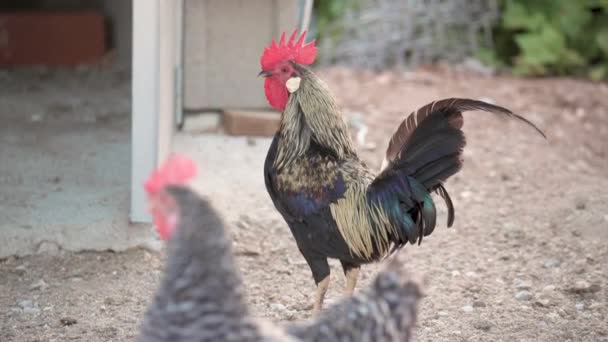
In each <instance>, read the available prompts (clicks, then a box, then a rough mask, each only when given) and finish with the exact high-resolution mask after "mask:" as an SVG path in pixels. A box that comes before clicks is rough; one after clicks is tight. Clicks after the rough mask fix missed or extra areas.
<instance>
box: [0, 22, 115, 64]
mask: <svg viewBox="0 0 608 342" xmlns="http://www.w3.org/2000/svg"><path fill="white" fill-rule="evenodd" d="M105 41H106V37H105V27H104V19H103V15H102V14H101V13H98V12H95V11H78V12H19V13H0V65H36V64H42V65H75V64H82V63H93V62H96V61H98V60H99V59H100V58H101V57H102V56H103V55H104V53H105V51H106V45H105Z"/></svg>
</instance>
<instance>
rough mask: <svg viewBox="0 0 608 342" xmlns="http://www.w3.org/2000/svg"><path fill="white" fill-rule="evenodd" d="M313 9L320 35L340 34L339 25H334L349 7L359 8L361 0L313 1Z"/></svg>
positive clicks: (334, 35)
mask: <svg viewBox="0 0 608 342" xmlns="http://www.w3.org/2000/svg"><path fill="white" fill-rule="evenodd" d="M313 4H314V5H313V10H314V14H315V18H316V24H317V29H318V30H319V36H320V37H323V36H332V37H334V38H335V37H336V36H339V35H340V33H341V32H340V31H339V29H340V28H339V27H336V26H335V25H332V24H333V23H334V22H336V21H338V20H339V19H340V18H342V16H343V15H344V13H346V11H347V10H349V9H357V8H358V6H359V5H360V1H359V0H322V1H321V0H318V1H315V2H314V3H313Z"/></svg>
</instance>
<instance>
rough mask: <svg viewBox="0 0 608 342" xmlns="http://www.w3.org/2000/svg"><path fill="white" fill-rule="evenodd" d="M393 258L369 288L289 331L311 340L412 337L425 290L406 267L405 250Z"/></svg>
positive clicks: (349, 341) (402, 339)
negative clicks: (419, 303) (418, 304)
mask: <svg viewBox="0 0 608 342" xmlns="http://www.w3.org/2000/svg"><path fill="white" fill-rule="evenodd" d="M391 259H392V260H391V261H390V262H389V263H388V265H387V266H386V268H385V269H384V270H383V271H381V272H380V273H379V274H378V276H377V277H376V279H375V280H374V282H373V284H372V285H371V286H370V287H369V288H367V289H365V290H363V291H360V292H359V293H357V294H356V295H354V296H353V297H351V298H349V299H347V300H344V301H342V302H340V303H338V304H337V305H335V306H333V307H331V308H328V309H327V310H326V311H324V312H323V313H322V314H321V315H320V316H319V317H318V318H317V319H316V320H314V321H311V322H307V323H300V324H296V325H293V326H291V327H289V329H288V331H289V333H290V334H292V335H294V336H296V337H297V338H298V339H300V340H301V341H311V342H312V341H315V342H316V341H329V342H333V341H336V342H337V341H341V342H354V341H389V342H391V341H395V342H396V341H400V342H408V341H411V340H412V338H413V334H414V333H413V331H414V327H415V324H416V307H417V303H418V301H419V300H420V298H421V295H422V294H421V291H420V287H419V285H418V283H417V282H416V281H414V280H412V279H411V277H410V276H408V274H407V272H406V271H405V269H404V266H403V265H405V264H406V262H405V260H403V259H404V251H401V252H399V253H396V254H395V255H394V256H393V257H392V258H391Z"/></svg>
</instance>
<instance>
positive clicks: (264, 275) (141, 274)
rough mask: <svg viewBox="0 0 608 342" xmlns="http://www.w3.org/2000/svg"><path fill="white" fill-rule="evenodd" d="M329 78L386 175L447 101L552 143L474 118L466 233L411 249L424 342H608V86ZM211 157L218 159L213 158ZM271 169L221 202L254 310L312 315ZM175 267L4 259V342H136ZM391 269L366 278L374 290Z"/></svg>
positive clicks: (117, 260)
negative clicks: (406, 122)
mask: <svg viewBox="0 0 608 342" xmlns="http://www.w3.org/2000/svg"><path fill="white" fill-rule="evenodd" d="M320 73H321V76H322V78H324V79H326V80H327V81H328V83H329V85H330V87H331V88H332V89H333V90H334V92H335V93H336V95H337V96H338V98H339V100H340V102H341V103H342V105H343V107H344V108H345V112H346V113H347V114H348V115H349V116H351V117H355V116H358V114H356V113H360V115H361V118H362V119H363V121H364V122H365V124H366V125H367V126H368V128H369V135H368V141H367V142H366V145H365V146H363V147H362V155H363V157H364V159H365V160H366V161H367V162H368V163H369V164H370V165H371V166H372V167H379V165H380V162H381V159H382V153H383V150H384V146H386V142H387V140H388V139H389V137H390V135H391V134H392V132H393V130H394V129H395V128H396V127H397V124H398V123H399V122H400V120H402V119H403V117H404V116H405V114H406V113H408V112H410V111H411V110H413V109H415V108H416V107H418V106H420V105H423V104H425V103H427V102H429V101H431V100H434V99H439V98H444V97H452V96H467V97H474V98H481V99H485V100H488V101H493V102H495V103H497V104H500V105H504V106H507V107H509V108H511V109H513V110H514V111H517V112H518V113H520V114H522V115H524V116H526V117H527V118H529V119H530V120H531V121H533V122H535V123H536V124H537V125H538V126H539V127H541V129H543V130H544V131H545V132H546V133H547V136H548V140H547V141H544V140H543V139H542V138H539V137H538V136H537V135H536V134H535V133H534V131H533V130H531V129H529V128H527V127H525V126H524V125H521V124H519V123H515V122H506V121H502V120H497V119H495V118H492V117H491V115H487V114H482V113H477V112H475V113H469V114H468V115H467V114H465V131H466V133H467V137H468V142H469V146H468V147H467V149H466V152H465V167H464V169H463V170H462V172H461V173H459V174H458V175H457V176H455V177H453V178H452V179H450V180H449V181H448V182H447V186H446V187H447V189H448V190H449V192H450V194H452V197H453V199H454V202H455V203H454V204H455V206H456V222H455V226H454V227H453V228H451V229H445V228H443V227H441V226H440V227H438V228H437V229H436V230H435V232H434V234H433V235H432V236H430V237H428V238H426V239H425V241H424V243H423V244H422V245H421V246H408V247H406V249H405V253H408V254H409V256H410V265H409V267H410V269H411V270H412V271H413V272H416V273H418V274H420V275H423V276H424V277H425V278H426V279H427V283H428V284H427V287H426V289H425V294H426V297H425V298H424V299H423V301H422V303H421V306H420V318H419V323H418V331H417V336H418V340H420V341H429V340H433V341H443V340H449V341H513V340H516V341H608V324H607V323H606V322H608V317H607V316H608V292H607V291H608V290H607V288H608V284H607V279H608V276H607V271H608V245H607V244H606V241H608V191H606V190H604V189H606V188H608V143H606V138H605V137H606V136H607V135H608V86H607V85H606V84H594V83H589V82H584V81H577V80H571V79H543V80H521V79H513V78H508V77H482V76H476V75H472V74H469V73H464V72H457V71H454V70H453V69H452V70H448V69H445V68H435V69H425V70H419V71H417V72H411V73H397V72H393V73H382V74H372V73H367V72H358V71H354V70H349V69H341V68H333V69H328V70H322V71H321V72H320ZM91 96H103V94H99V93H95V94H91ZM183 139H189V137H187V136H184V135H183V134H182V135H181V136H180V137H178V142H179V140H183ZM252 144H254V145H255V144H258V145H257V147H254V148H253V149H252V151H254V152H255V154H250V155H248V158H250V159H251V160H253V161H252V162H251V165H253V167H256V168H257V167H261V162H262V159H263V158H264V154H263V150H264V149H265V145H264V144H267V140H253V142H252ZM374 145H375V146H374ZM262 147H263V148H262ZM199 153H200V154H201V156H197V158H198V159H199V161H200V162H201V163H205V160H204V146H202V147H200V149H199ZM245 163H246V164H247V163H249V162H245ZM251 165H249V164H247V165H245V166H251ZM258 171H261V170H258ZM258 171H256V172H254V173H255V175H253V176H251V177H252V179H254V178H255V179H256V181H255V182H256V183H255V185H252V187H251V188H252V189H255V190H256V191H255V192H252V193H247V198H246V200H243V201H238V202H236V201H235V199H239V196H241V195H240V193H239V192H238V191H237V190H238V187H239V186H242V184H238V183H235V184H238V185H234V186H233V187H232V188H227V189H225V190H224V191H222V192H218V191H217V188H216V189H215V192H214V193H213V197H212V198H213V199H214V201H216V202H217V203H218V208H219V209H220V211H222V213H223V214H224V216H225V217H226V220H227V226H228V229H229V230H230V232H231V234H232V236H233V237H234V241H235V251H236V253H237V258H238V263H239V268H240V270H241V273H242V275H243V278H244V280H245V282H246V286H247V291H248V296H249V302H250V304H251V305H252V307H253V309H254V312H255V313H256V314H257V315H259V316H264V317H268V318H270V319H272V320H274V321H277V322H286V321H292V320H301V319H307V318H308V317H309V316H310V307H311V305H310V303H311V302H312V295H313V290H314V286H313V282H312V278H311V276H310V272H309V270H308V267H307V266H306V264H305V262H304V260H303V258H302V257H301V256H300V254H299V252H298V251H297V248H296V246H295V243H294V241H293V239H292V237H291V235H290V233H289V231H288V228H287V226H286V225H285V224H284V223H283V222H282V220H281V219H280V217H279V215H278V214H277V213H276V212H275V211H274V209H273V208H272V204H271V202H270V199H269V198H268V196H267V195H266V193H265V192H264V190H263V183H262V180H261V173H260V172H258ZM252 174H253V173H252ZM257 175H259V176H260V177H259V178H260V179H259V180H258V179H257ZM201 192H203V193H205V187H202V188H201ZM439 202H440V201H439ZM225 203H232V205H233V206H234V207H230V209H227V208H228V206H227V205H225ZM241 203H242V204H241ZM439 206H440V207H442V206H441V205H439ZM441 215H442V217H441V218H440V221H439V223H440V224H442V223H443V222H445V212H444V211H442V212H441ZM162 262H163V253H162V252H160V253H158V252H151V251H146V250H140V249H138V250H130V251H127V252H124V253H110V252H97V253H92V252H85V253H75V254H74V253H59V254H58V255H36V256H30V257H24V258H14V257H12V258H8V259H5V260H3V261H0V274H2V277H1V278H0V289H1V290H0V324H2V326H1V329H0V341H131V340H133V339H134V337H135V336H136V335H137V327H138V322H139V321H140V319H141V317H142V314H143V311H144V310H145V307H146V304H147V302H148V301H149V299H150V296H151V295H152V293H153V291H154V289H155V286H156V284H157V281H158V279H159V276H160V275H161V272H162ZM332 268H333V278H332V279H333V281H332V284H331V287H330V292H329V300H330V301H336V300H338V299H339V298H340V296H341V295H340V293H341V289H342V287H343V285H344V281H343V277H342V273H341V270H340V269H339V265H338V263H335V262H334V263H332ZM377 268H378V265H369V266H367V267H365V268H364V271H363V272H362V281H361V285H360V286H365V285H366V283H368V282H369V280H370V279H371V278H372V277H373V275H374V273H375V272H376V270H377Z"/></svg>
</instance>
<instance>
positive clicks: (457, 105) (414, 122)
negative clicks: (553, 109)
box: [382, 98, 547, 169]
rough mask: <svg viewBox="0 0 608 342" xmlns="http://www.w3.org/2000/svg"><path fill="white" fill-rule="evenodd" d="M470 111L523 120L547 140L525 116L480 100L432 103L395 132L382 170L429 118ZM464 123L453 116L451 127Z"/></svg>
mask: <svg viewBox="0 0 608 342" xmlns="http://www.w3.org/2000/svg"><path fill="white" fill-rule="evenodd" d="M470 110H481V111H485V112H490V113H495V114H500V115H504V116H505V117H507V118H515V119H518V120H521V121H523V122H524V123H526V124H528V125H529V126H531V127H532V128H534V129H535V130H536V131H537V132H538V133H539V134H540V135H542V136H543V137H544V138H545V139H547V136H546V135H545V133H543V131H541V130H540V129H539V128H538V127H536V125H534V124H533V123H532V122H530V121H529V120H528V119H526V118H524V117H523V116H520V115H518V114H515V113H513V112H511V111H510V110H508V109H506V108H503V107H500V106H496V105H493V104H489V103H486V102H483V101H478V100H471V99H458V98H450V99H444V100H439V101H434V102H431V103H429V104H427V105H425V106H423V107H421V108H419V109H418V110H417V111H415V112H412V113H411V114H410V115H409V116H408V117H407V118H405V120H403V122H401V124H400V125H399V128H397V131H396V132H395V134H393V136H392V138H391V140H390V142H389V144H388V148H387V149H386V156H385V158H384V162H383V163H382V169H384V168H385V167H386V166H387V165H388V164H389V163H390V162H392V161H393V160H395V159H396V158H397V156H398V155H399V153H400V152H401V150H402V149H403V147H404V146H405V145H407V143H408V141H409V139H410V138H411V136H412V134H413V133H414V131H415V130H416V128H417V127H418V125H420V123H421V122H422V121H424V120H426V119H427V118H428V117H429V116H431V115H433V114H437V113H440V112H446V111H448V112H452V113H454V114H457V113H458V114H462V112H465V111H470ZM462 123H463V119H462V116H461V115H453V116H452V117H451V118H450V122H449V124H450V125H451V126H453V127H456V128H460V127H462Z"/></svg>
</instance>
